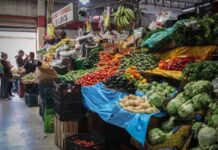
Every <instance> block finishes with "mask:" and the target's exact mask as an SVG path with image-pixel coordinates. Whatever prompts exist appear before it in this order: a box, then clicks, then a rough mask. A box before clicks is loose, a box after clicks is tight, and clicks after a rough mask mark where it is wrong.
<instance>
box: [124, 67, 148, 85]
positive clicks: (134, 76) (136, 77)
mask: <svg viewBox="0 0 218 150" xmlns="http://www.w3.org/2000/svg"><path fill="white" fill-rule="evenodd" d="M124 76H125V77H126V78H127V79H128V80H130V81H132V82H133V83H135V84H136V85H137V84H144V83H146V82H147V80H146V79H145V78H144V77H143V76H142V75H141V74H140V73H139V72H138V70H137V68H136V67H135V66H130V67H129V68H128V69H126V70H125V73H124Z"/></svg>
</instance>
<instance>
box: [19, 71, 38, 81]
mask: <svg viewBox="0 0 218 150" xmlns="http://www.w3.org/2000/svg"><path fill="white" fill-rule="evenodd" d="M34 79H35V73H28V74H26V75H25V76H24V77H22V80H23V81H33V80H34Z"/></svg>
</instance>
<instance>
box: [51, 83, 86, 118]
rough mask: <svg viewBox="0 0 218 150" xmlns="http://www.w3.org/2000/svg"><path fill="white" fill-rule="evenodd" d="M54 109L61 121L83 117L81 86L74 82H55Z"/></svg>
mask: <svg viewBox="0 0 218 150" xmlns="http://www.w3.org/2000/svg"><path fill="white" fill-rule="evenodd" d="M53 93H54V103H55V104H54V106H55V107H54V109H55V113H56V115H57V117H58V118H59V120H60V121H69V120H80V119H81V118H82V117H83V109H82V108H83V107H82V94H81V86H80V85H78V84H75V83H73V82H68V83H66V82H65V83H62V82H55V83H54V89H53Z"/></svg>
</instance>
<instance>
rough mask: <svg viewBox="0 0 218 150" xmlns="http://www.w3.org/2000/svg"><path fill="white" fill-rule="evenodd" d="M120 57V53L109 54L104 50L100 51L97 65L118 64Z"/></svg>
mask: <svg viewBox="0 0 218 150" xmlns="http://www.w3.org/2000/svg"><path fill="white" fill-rule="evenodd" d="M122 57H123V56H122V55H120V54H116V55H111V54H108V53H106V52H100V53H99V63H98V66H118V65H119V64H120V59H121V58H122Z"/></svg>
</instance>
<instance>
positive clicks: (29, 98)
mask: <svg viewBox="0 0 218 150" xmlns="http://www.w3.org/2000/svg"><path fill="white" fill-rule="evenodd" d="M24 89H25V103H26V105H27V106H28V107H35V106H38V88H37V84H25V85H24Z"/></svg>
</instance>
